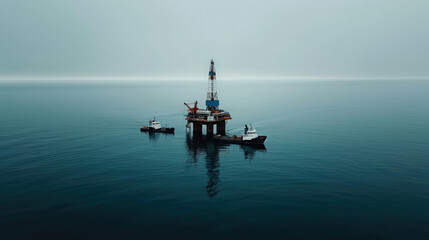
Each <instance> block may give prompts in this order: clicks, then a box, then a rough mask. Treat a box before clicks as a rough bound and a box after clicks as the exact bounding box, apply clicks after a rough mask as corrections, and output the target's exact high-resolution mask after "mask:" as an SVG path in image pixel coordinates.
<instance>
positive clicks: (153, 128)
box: [140, 119, 174, 133]
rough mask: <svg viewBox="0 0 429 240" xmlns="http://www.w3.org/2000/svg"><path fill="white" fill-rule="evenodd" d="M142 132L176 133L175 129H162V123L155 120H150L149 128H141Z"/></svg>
mask: <svg viewBox="0 0 429 240" xmlns="http://www.w3.org/2000/svg"><path fill="white" fill-rule="evenodd" d="M140 132H161V133H174V128H168V127H161V123H160V122H159V121H157V120H155V119H153V120H149V126H143V127H142V128H140Z"/></svg>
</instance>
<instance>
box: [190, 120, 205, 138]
mask: <svg viewBox="0 0 429 240" xmlns="http://www.w3.org/2000/svg"><path fill="white" fill-rule="evenodd" d="M192 125H193V133H194V135H202V134H203V125H202V124H201V123H197V122H194V123H193V124H192Z"/></svg>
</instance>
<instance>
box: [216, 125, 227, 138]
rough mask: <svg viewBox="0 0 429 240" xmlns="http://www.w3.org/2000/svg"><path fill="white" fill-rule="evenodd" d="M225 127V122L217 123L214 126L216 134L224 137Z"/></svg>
mask: <svg viewBox="0 0 429 240" xmlns="http://www.w3.org/2000/svg"><path fill="white" fill-rule="evenodd" d="M225 126H226V124H225V121H222V122H218V124H217V126H216V131H217V134H220V135H222V136H223V135H225Z"/></svg>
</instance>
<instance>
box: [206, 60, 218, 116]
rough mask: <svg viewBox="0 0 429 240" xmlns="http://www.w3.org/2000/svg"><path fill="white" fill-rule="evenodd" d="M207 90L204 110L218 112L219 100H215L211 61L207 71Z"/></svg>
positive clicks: (214, 74) (215, 90) (214, 76)
mask: <svg viewBox="0 0 429 240" xmlns="http://www.w3.org/2000/svg"><path fill="white" fill-rule="evenodd" d="M208 84H209V85H208V90H207V100H206V107H207V108H206V109H207V110H210V111H212V110H218V109H219V99H218V98H217V88H216V70H215V67H214V61H213V59H212V60H211V61H210V70H209V81H208Z"/></svg>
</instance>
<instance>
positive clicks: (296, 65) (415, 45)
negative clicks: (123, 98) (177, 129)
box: [0, 0, 429, 79]
mask: <svg viewBox="0 0 429 240" xmlns="http://www.w3.org/2000/svg"><path fill="white" fill-rule="evenodd" d="M427 9H429V2H428V1H424V0H414V1H400V0H380V1H370V0H360V1H341V0H326V1H318V0H308V1H301V0H289V1H283V0H268V1H245V2H243V1H226V0H218V1H190V0H185V1H164V0H161V1H133V0H126V1H103V0H93V1H84V0H75V1H56V0H40V1H21V0H18V1H17V0H2V1H1V2H0V32H1V37H0V52H1V55H0V75H1V76H2V79H7V78H8V77H10V76H18V78H19V77H21V76H27V77H28V76H31V77H35V76H45V77H46V76H74V77H80V76H111V75H114V76H149V77H150V76H169V77H177V76H185V77H200V76H205V75H206V71H207V68H208V61H209V60H210V59H211V58H214V59H215V60H216V63H217V66H218V67H219V69H222V71H219V73H218V77H252V76H253V77H255V76H256V77H278V76H304V77H306V76H320V77H408V78H409V77H427V76H429V62H428V61H427V59H426V58H427V56H428V55H429V44H428V42H429V31H428V30H427V23H428V22H429V15H428V14H427Z"/></svg>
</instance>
